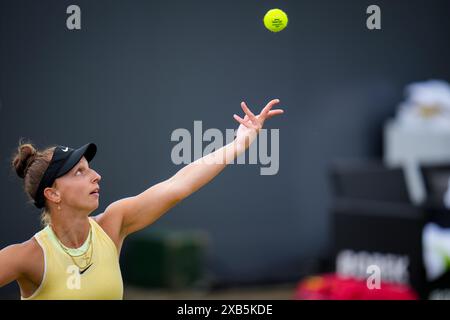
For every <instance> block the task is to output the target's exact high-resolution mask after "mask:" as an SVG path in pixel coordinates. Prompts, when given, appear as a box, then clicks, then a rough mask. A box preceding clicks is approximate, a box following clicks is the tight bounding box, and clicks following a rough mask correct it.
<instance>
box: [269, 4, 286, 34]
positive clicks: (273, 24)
mask: <svg viewBox="0 0 450 320" xmlns="http://www.w3.org/2000/svg"><path fill="white" fill-rule="evenodd" d="M287 24H288V17H287V15H286V13H285V12H284V11H283V10H280V9H272V10H269V11H267V13H266V15H265V16H264V25H265V26H266V28H267V29H269V30H270V31H272V32H279V31H281V30H283V29H284V28H286V26H287Z"/></svg>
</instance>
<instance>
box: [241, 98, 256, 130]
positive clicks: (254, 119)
mask: <svg viewBox="0 0 450 320" xmlns="http://www.w3.org/2000/svg"><path fill="white" fill-rule="evenodd" d="M241 107H242V110H244V112H245V114H246V115H248V117H249V118H250V120H251V121H252V122H253V124H257V123H258V119H257V118H256V116H255V115H254V114H253V112H251V111H250V109H249V108H248V107H247V104H246V103H245V102H243V101H242V102H241Z"/></svg>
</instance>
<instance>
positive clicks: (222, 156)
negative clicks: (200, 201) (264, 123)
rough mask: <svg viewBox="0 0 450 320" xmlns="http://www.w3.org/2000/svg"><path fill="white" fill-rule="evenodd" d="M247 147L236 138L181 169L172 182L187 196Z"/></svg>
mask: <svg viewBox="0 0 450 320" xmlns="http://www.w3.org/2000/svg"><path fill="white" fill-rule="evenodd" d="M246 148H247V146H245V145H243V144H241V143H238V142H237V141H236V140H234V141H233V142H231V143H229V144H227V145H225V146H223V147H222V148H220V149H217V150H216V151H214V152H211V153H210V154H208V155H206V156H204V157H202V158H200V159H197V160H196V161H194V162H192V163H190V164H188V165H186V166H185V167H183V168H182V169H180V170H179V171H178V172H177V173H176V174H175V175H174V176H173V177H172V178H171V180H172V183H173V184H174V185H175V186H176V188H177V189H178V190H182V193H183V198H185V197H187V196H189V195H190V194H192V193H194V192H195V191H197V190H198V189H200V188H201V187H203V186H204V185H205V184H207V183H208V182H209V181H211V180H212V179H213V178H214V177H215V176H217V175H218V174H219V173H220V172H221V171H222V170H223V169H224V168H225V167H226V166H227V165H228V164H230V163H231V162H233V160H234V159H235V158H237V157H238V156H239V155H240V154H241V153H243V152H244V151H245V149H246Z"/></svg>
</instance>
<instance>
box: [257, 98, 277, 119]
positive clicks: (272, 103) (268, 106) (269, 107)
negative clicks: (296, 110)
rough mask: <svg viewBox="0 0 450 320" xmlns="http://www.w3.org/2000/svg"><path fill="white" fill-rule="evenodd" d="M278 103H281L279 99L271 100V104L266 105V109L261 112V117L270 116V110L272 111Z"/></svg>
mask: <svg viewBox="0 0 450 320" xmlns="http://www.w3.org/2000/svg"><path fill="white" fill-rule="evenodd" d="M277 103H280V100H279V99H273V100H270V101H269V103H267V104H266V106H265V107H264V109H262V110H261V115H262V116H264V117H265V116H267V115H268V114H269V111H270V109H272V107H273V106H274V105H276V104H277Z"/></svg>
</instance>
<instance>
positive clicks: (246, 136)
mask: <svg viewBox="0 0 450 320" xmlns="http://www.w3.org/2000/svg"><path fill="white" fill-rule="evenodd" d="M278 103H280V100H278V99H273V100H271V101H269V103H267V105H266V106H265V107H264V108H263V109H262V110H261V112H260V113H259V114H258V115H257V116H255V115H254V114H253V112H252V111H251V110H250V109H249V108H248V107H247V104H246V103H245V102H241V108H242V110H243V111H244V113H245V117H244V118H243V119H242V118H241V117H240V116H238V115H236V114H234V115H233V118H234V119H235V120H236V121H237V122H239V123H240V126H239V128H238V130H237V133H236V139H235V141H236V142H237V143H238V145H240V146H243V147H245V148H248V146H249V145H250V144H251V143H252V142H253V140H254V139H255V138H256V136H257V135H258V133H259V131H260V130H261V129H262V127H263V125H264V121H266V120H267V119H270V118H272V117H273V116H276V115H280V114H283V113H284V111H283V110H282V109H275V110H271V109H272V107H273V106H274V105H276V104H278Z"/></svg>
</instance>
